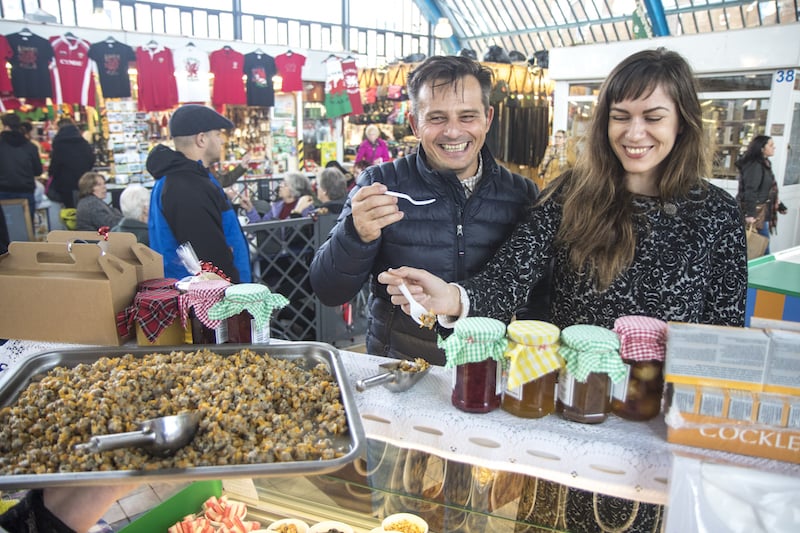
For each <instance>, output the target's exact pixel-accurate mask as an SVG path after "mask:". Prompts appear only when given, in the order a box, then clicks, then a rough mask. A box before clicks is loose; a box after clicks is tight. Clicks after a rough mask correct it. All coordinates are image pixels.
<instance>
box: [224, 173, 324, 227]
mask: <svg viewBox="0 0 800 533" xmlns="http://www.w3.org/2000/svg"><path fill="white" fill-rule="evenodd" d="M278 197H279V198H280V200H277V201H275V202H273V203H272V206H271V207H270V210H269V212H268V213H264V214H263V215H261V214H259V213H258V211H256V208H255V207H254V206H253V202H252V201H251V200H250V195H249V193H248V192H247V189H245V190H244V192H243V193H242V195H241V196H240V198H239V202H240V205H241V207H242V209H244V210H245V214H246V215H247V219H248V220H249V221H250V222H264V221H266V220H283V219H286V218H297V217H307V216H308V215H310V214H311V212H312V211H314V196H313V193H312V191H311V180H309V179H308V178H307V177H306V176H304V175H303V174H300V173H299V172H289V173H288V174H286V177H285V178H284V179H283V182H281V184H280V185H279V186H278Z"/></svg>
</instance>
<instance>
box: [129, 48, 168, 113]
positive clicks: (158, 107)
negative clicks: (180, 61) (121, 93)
mask: <svg viewBox="0 0 800 533" xmlns="http://www.w3.org/2000/svg"><path fill="white" fill-rule="evenodd" d="M136 69H137V70H138V71H139V83H138V84H139V106H138V107H139V111H164V110H167V109H172V108H173V107H175V106H176V105H178V88H177V85H176V83H175V65H174V63H173V61H172V50H171V49H169V48H167V47H165V46H161V45H160V44H158V43H155V42H151V43H148V44H147V45H146V46H140V47H138V48H137V49H136Z"/></svg>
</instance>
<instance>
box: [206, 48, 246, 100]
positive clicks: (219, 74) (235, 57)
mask: <svg viewBox="0 0 800 533" xmlns="http://www.w3.org/2000/svg"><path fill="white" fill-rule="evenodd" d="M209 64H210V65H211V72H212V73H213V74H214V90H213V91H212V94H211V103H213V104H214V105H215V106H220V105H223V104H230V105H247V96H246V94H245V92H244V80H243V79H242V76H243V75H244V55H243V54H241V53H239V52H237V51H236V50H234V49H233V48H231V47H230V46H224V47H222V48H220V49H219V50H215V51H213V52H211V55H210V56H209Z"/></svg>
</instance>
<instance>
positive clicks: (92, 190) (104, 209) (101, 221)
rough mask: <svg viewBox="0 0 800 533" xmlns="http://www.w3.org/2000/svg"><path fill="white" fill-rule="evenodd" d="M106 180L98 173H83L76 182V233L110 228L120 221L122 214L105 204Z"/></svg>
mask: <svg viewBox="0 0 800 533" xmlns="http://www.w3.org/2000/svg"><path fill="white" fill-rule="evenodd" d="M106 194H107V190H106V178H105V177H103V175H102V174H100V173H98V172H85V173H84V174H83V176H81V177H80V179H79V180H78V213H77V227H76V228H75V229H77V230H78V231H97V230H98V229H100V228H102V227H103V226H108V227H109V228H112V227H114V226H116V225H117V223H118V222H119V221H120V220H122V213H120V212H119V210H118V209H115V208H113V207H111V206H110V205H108V204H107V203H106Z"/></svg>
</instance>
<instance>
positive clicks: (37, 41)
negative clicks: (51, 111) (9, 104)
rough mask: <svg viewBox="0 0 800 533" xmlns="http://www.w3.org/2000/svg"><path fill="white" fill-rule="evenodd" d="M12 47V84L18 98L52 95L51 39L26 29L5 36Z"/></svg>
mask: <svg viewBox="0 0 800 533" xmlns="http://www.w3.org/2000/svg"><path fill="white" fill-rule="evenodd" d="M6 39H7V40H8V44H9V45H10V46H11V50H12V51H13V55H12V56H11V61H10V62H11V85H12V87H13V88H14V96H16V97H17V98H47V97H50V96H53V89H52V85H51V83H50V61H51V60H52V59H53V47H52V46H50V41H48V40H47V39H45V38H44V37H40V36H39V35H36V34H34V33H31V32H29V31H22V32H17V33H12V34H10V35H6Z"/></svg>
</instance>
